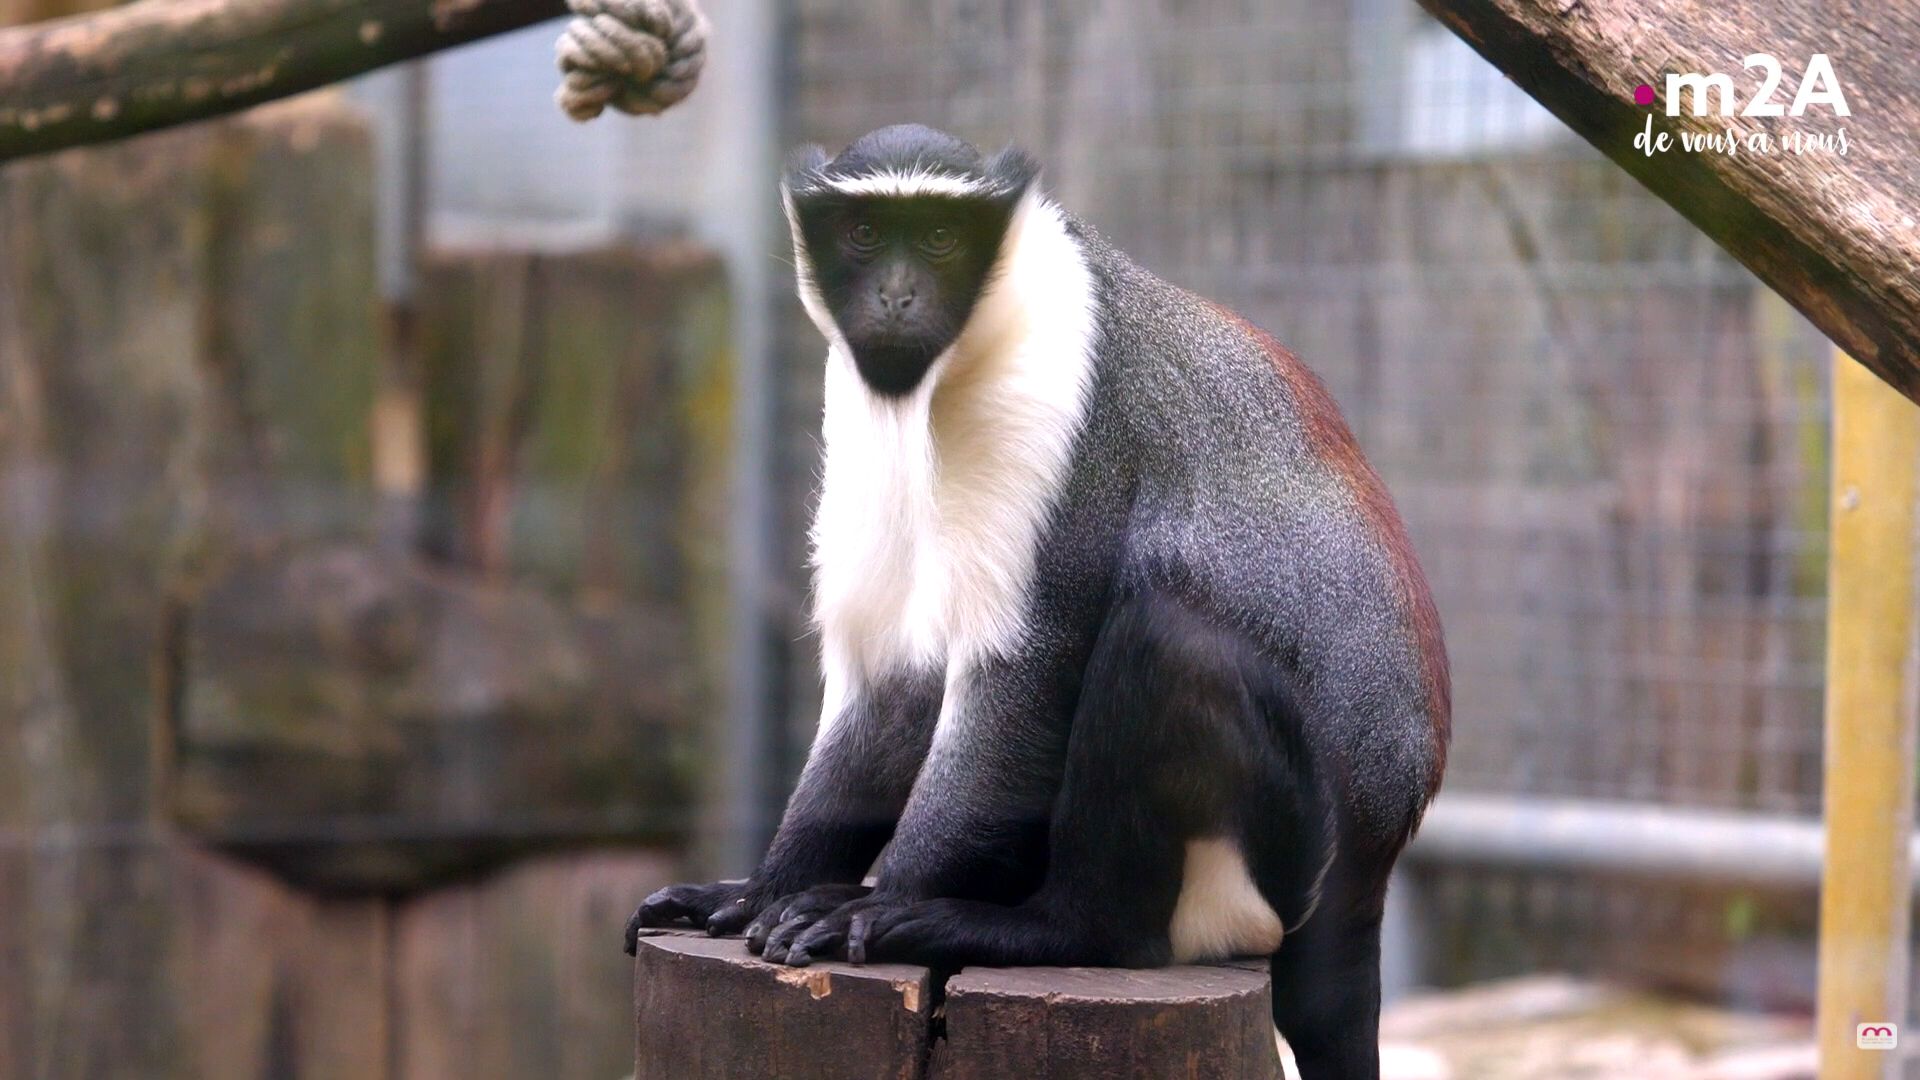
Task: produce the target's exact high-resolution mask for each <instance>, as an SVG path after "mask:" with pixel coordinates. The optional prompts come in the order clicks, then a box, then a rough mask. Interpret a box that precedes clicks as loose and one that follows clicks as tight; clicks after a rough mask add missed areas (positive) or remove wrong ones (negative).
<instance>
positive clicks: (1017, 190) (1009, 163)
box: [987, 146, 1040, 197]
mask: <svg viewBox="0 0 1920 1080" xmlns="http://www.w3.org/2000/svg"><path fill="white" fill-rule="evenodd" d="M987 175H988V176H990V177H992V178H993V186H994V188H995V190H996V191H998V192H1001V193H1005V194H1007V195H1011V196H1015V197H1018V196H1020V195H1024V194H1026V193H1027V188H1028V187H1030V186H1032V184H1033V182H1034V180H1036V179H1038V178H1039V176H1040V163H1039V162H1038V161H1035V160H1034V159H1033V157H1032V155H1030V154H1028V153H1027V152H1026V151H1025V150H1022V149H1020V148H1019V147H1015V146H1009V147H1007V148H1006V149H1005V150H1002V151H1000V152H999V153H997V154H995V155H993V157H992V159H991V160H989V161H988V162H987Z"/></svg>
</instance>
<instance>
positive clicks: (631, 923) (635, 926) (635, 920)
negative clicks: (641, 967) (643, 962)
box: [622, 908, 641, 956]
mask: <svg viewBox="0 0 1920 1080" xmlns="http://www.w3.org/2000/svg"><path fill="white" fill-rule="evenodd" d="M640 911H641V909H639V908H635V909H634V911H633V914H632V915H629V916H627V932H626V935H625V937H624V938H622V941H623V943H624V944H625V947H626V951H627V955H628V956H637V955H639V953H640Z"/></svg>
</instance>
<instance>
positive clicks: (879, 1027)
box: [634, 931, 1281, 1080]
mask: <svg viewBox="0 0 1920 1080" xmlns="http://www.w3.org/2000/svg"><path fill="white" fill-rule="evenodd" d="M634 999H635V1016H636V1024H635V1030H636V1046H635V1049H636V1051H637V1053H636V1069H635V1074H634V1075H635V1078H636V1080H669V1078H670V1080H707V1078H712V1080H838V1078H842V1077H845V1078H847V1080H875V1078H880V1077H885V1078H888V1080H894V1078H898V1080H922V1078H932V1080H974V1078H989V1077H991V1078H999V1077H1007V1076H1020V1077H1027V1078H1030V1080H1096V1078H1097V1080H1110V1078H1113V1077H1135V1076H1138V1077H1163V1076H1167V1077H1171V1076H1181V1077H1187V1078H1189V1080H1279V1077H1280V1075H1281V1072H1280V1056H1279V1049H1278V1046H1277V1044H1276V1042H1275V1040H1274V1034H1273V1020H1272V1003H1271V998H1270V996H1269V991H1268V981H1267V972H1266V963H1265V961H1253V962H1249V963H1235V964H1224V965H1218V966H1187V967H1173V968H1161V969H1158V970H1153V971H1127V970H1120V969H1105V968H993V969H989V968H974V969H969V970H966V971H962V972H960V973H959V974H957V975H955V976H953V977H952V978H951V979H949V980H947V981H946V983H945V986H944V987H942V986H941V984H940V981H939V980H938V978H937V977H935V976H934V975H933V974H932V973H931V972H929V971H928V970H927V969H925V968H920V967H910V966H906V965H895V964H872V965H867V966H864V967H855V966H852V965H849V964H815V965H813V966H811V967H806V968H790V967H786V966H784V965H778V964H769V963H767V962H765V961H763V960H761V959H759V958H758V957H755V956H753V955H752V954H750V953H749V952H747V949H746V945H745V943H744V942H742V941H741V940H739V939H737V938H709V937H707V936H706V935H704V934H696V933H692V932H687V931H669V932H666V933H662V934H658V935H656V936H653V937H645V938H642V939H640V949H639V956H638V957H637V958H636V960H635V968H634Z"/></svg>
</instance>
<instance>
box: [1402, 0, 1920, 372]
mask: <svg viewBox="0 0 1920 1080" xmlns="http://www.w3.org/2000/svg"><path fill="white" fill-rule="evenodd" d="M1421 3H1422V5H1423V6H1425V7H1426V8H1427V9H1428V10H1429V11H1431V12H1433V14H1434V15H1435V16H1437V17H1438V18H1439V19H1440V20H1441V21H1442V22H1444V23H1445V24H1446V25H1447V26H1448V27H1450V28H1451V29H1452V30H1453V31H1454V32H1455V33H1457V34H1459V35H1460V36H1461V37H1462V38H1464V39H1465V40H1466V41H1467V42H1468V43H1469V44H1470V45H1472V46H1473V47H1474V48H1475V49H1476V50H1478V51H1479V53H1480V54H1481V55H1482V56H1484V57H1486V58H1487V59H1488V60H1489V61H1491V62H1492V63H1493V64H1494V65H1495V66H1497V67H1499V68H1500V69H1501V70H1502V71H1504V72H1506V73H1507V75H1508V76H1509V77H1511V78H1512V79H1513V81H1514V82H1515V83H1516V84H1517V85H1518V86H1519V87H1520V88H1521V89H1522V90H1525V91H1526V92H1527V93H1528V94H1531V95H1532V96H1533V97H1534V98H1535V99H1537V100H1538V101H1539V102H1540V103H1541V104H1543V105H1545V106H1546V107H1547V108H1548V109H1549V110H1551V111H1552V112H1553V114H1554V115H1556V116H1558V117H1559V118H1560V119H1561V120H1562V121H1564V122H1565V123H1566V124H1567V125H1568V126H1569V127H1571V128H1572V129H1573V130H1574V131H1575V132H1577V133H1579V134H1580V135H1581V137H1583V138H1585V139H1586V140H1587V141H1588V142H1591V143H1592V144H1593V145H1594V146H1596V147H1598V148H1599V149H1600V151H1601V152H1602V153H1604V154H1606V155H1607V156H1608V157H1610V158H1612V159H1613V161H1614V162H1615V163H1616V164H1618V165H1619V166H1620V167H1621V168H1623V169H1625V170H1626V171H1627V172H1629V173H1631V174H1633V176H1634V177H1635V178H1636V179H1638V180H1639V181H1640V182H1641V183H1643V184H1645V185H1646V186H1647V188H1648V189H1649V190H1651V191H1652V192H1653V193H1654V194H1655V195H1658V196H1659V197H1660V198H1662V199H1664V200H1666V201H1667V202H1668V203H1670V204H1672V205H1673V207H1674V208H1675V209H1677V210H1679V211H1680V212H1681V213H1682V214H1684V215H1686V217H1687V218H1688V219H1689V220H1690V221H1692V222H1693V223H1694V224H1695V225H1697V226H1699V227H1700V229H1701V230H1702V231H1704V232H1705V233H1706V234H1707V235H1708V236H1711V237H1712V238H1713V239H1714V240H1715V241H1717V242H1718V243H1719V244H1720V245H1721V246H1722V247H1724V248H1726V249H1727V251H1728V252H1730V253H1731V254H1732V255H1733V256H1734V257H1735V258H1737V259H1739V260H1740V261H1741V262H1743V263H1745V264H1746V265H1747V266H1748V267H1749V268H1750V269H1752V270H1753V272H1754V273H1756V274H1758V275H1759V276H1760V278H1761V280H1763V281H1765V282H1766V283H1767V284H1768V285H1770V286H1772V287H1773V288H1774V289H1775V290H1776V291H1778V292H1779V293H1780V294H1781V295H1782V296H1784V297H1786V298H1787V300H1789V301H1790V302H1792V303H1793V305H1794V306H1795V307H1797V308H1799V309H1800V310H1801V311H1802V312H1804V313H1805V314H1806V316H1807V318H1809V319H1811V320H1812V321H1813V322H1814V324H1815V325H1817V326H1818V327H1820V329H1821V330H1822V331H1824V332H1825V333H1826V334H1827V336H1828V337H1830V338H1832V339H1833V340H1834V341H1835V342H1836V343H1837V344H1839V345H1840V346H1841V347H1842V348H1844V349H1846V350H1847V351H1848V352H1849V353H1851V354H1852V355H1853V356H1854V357H1855V358H1857V359H1858V360H1859V361H1860V362H1861V363H1862V364H1864V365H1866V366H1867V367H1868V368H1869V369H1870V370H1872V371H1873V372H1874V374H1876V375H1879V376H1880V377H1881V378H1882V379H1885V380H1886V381H1887V382H1889V383H1892V384H1893V385H1894V386H1895V387H1896V388H1898V389H1899V390H1900V392H1901V393H1903V394H1905V395H1907V396H1908V397H1910V398H1914V399H1915V400H1920V277H1916V275H1915V274H1914V273H1913V267H1914V266H1915V265H1917V264H1920V224H1916V216H1915V208H1914V206H1913V204H1912V201H1911V198H1910V194H1911V180H1912V175H1913V167H1914V162H1915V161H1920V99H1916V98H1915V97H1914V96H1913V95H1912V93H1910V92H1909V88H1910V86H1911V84H1912V78H1913V71H1912V57H1913V56H1914V55H1916V53H1920V9H1916V8H1914V7H1913V6H1912V5H1907V4H1884V3H1874V2H1871V0H1847V2H1843V3H1837V4H1826V5H1820V6H1807V5H1801V4H1792V3H1784V2H1781V0H1421ZM1755 52H1766V53H1769V54H1771V55H1773V56H1775V57H1776V58H1778V60H1779V61H1780V63H1781V65H1782V67H1783V69H1784V79H1783V81H1782V83H1781V86H1780V90H1779V91H1778V92H1777V93H1776V94H1775V95H1774V98H1773V104H1776V105H1784V104H1786V103H1788V102H1790V101H1791V100H1792V98H1793V96H1794V90H1795V88H1796V87H1797V86H1798V85H1799V83H1800V80H1801V77H1802V75H1803V73H1804V72H1805V71H1806V69H1807V65H1808V64H1809V62H1810V59H1811V57H1812V56H1813V55H1814V54H1816V53H1821V54H1825V55H1827V56H1828V57H1829V58H1830V60H1831V63H1832V66H1833V70H1834V73H1835V74H1836V76H1837V78H1838V80H1839V82H1840V84H1841V87H1842V90H1843V92H1844V93H1845V94H1846V97H1847V101H1848V102H1849V104H1850V106H1851V112H1852V115H1851V116H1849V117H1846V118H1841V117H1838V116H1836V115H1835V114H1834V113H1833V112H1831V111H1829V109H1828V108H1827V107H1826V106H1822V105H1814V106H1812V107H1811V108H1810V109H1809V110H1808V111H1807V112H1806V113H1805V115H1803V116H1800V117H1794V116H1791V115H1788V116H1779V117H1771V118H1759V117H1747V116H1744V115H1737V116H1720V115H1717V113H1718V109H1717V108H1716V109H1715V110H1714V113H1713V114H1710V115H1707V116H1694V115H1692V113H1693V107H1692V106H1693V102H1692V101H1691V100H1687V101H1685V102H1684V103H1683V104H1684V105H1685V106H1686V107H1685V108H1684V109H1683V110H1682V115H1680V116H1674V117H1669V116H1667V115H1666V109H1665V107H1664V106H1665V105H1666V104H1667V102H1666V100H1665V87H1666V78H1665V76H1666V75H1668V74H1674V75H1683V74H1687V73H1699V74H1701V75H1708V74H1712V73H1716V72H1720V73H1725V74H1726V75H1727V76H1729V77H1730V78H1731V79H1732V81H1733V85H1734V86H1735V88H1736V90H1737V99H1738V101H1739V102H1740V103H1742V106H1743V108H1744V106H1745V104H1746V103H1748V102H1750V101H1752V100H1753V98H1754V95H1755V94H1756V93H1757V91H1758V89H1759V85H1760V82H1761V79H1762V76H1763V75H1764V71H1763V70H1762V69H1760V68H1755V69H1753V70H1748V69H1746V68H1745V67H1744V64H1743V61H1744V59H1745V58H1746V57H1747V56H1748V55H1749V54H1752V53H1755ZM1642 85H1647V86H1651V87H1652V88H1653V89H1654V90H1655V91H1656V94H1657V95H1658V96H1657V98H1656V102H1655V104H1653V105H1638V104H1636V103H1635V101H1634V94H1635V90H1636V89H1637V88H1638V87H1640V86H1642ZM1715 104H1716V106H1717V104H1718V103H1717V102H1716V103H1715ZM1649 117H1651V124H1652V127H1651V131H1652V132H1653V133H1654V135H1655V138H1656V139H1657V138H1658V137H1659V136H1660V135H1661V134H1663V133H1664V134H1666V135H1667V137H1668V138H1669V140H1670V142H1671V143H1672V144H1673V145H1672V147H1671V148H1670V149H1669V150H1667V151H1666V152H1655V153H1652V154H1648V153H1646V152H1645V151H1643V150H1642V149H1639V148H1637V147H1636V146H1635V141H1634V140H1635V136H1636V135H1637V134H1640V133H1642V132H1643V131H1646V130H1648V128H1647V127H1646V125H1647V124H1648V121H1649ZM1843 128H1844V129H1846V132H1847V143H1846V145H1847V148H1848V149H1847V153H1846V154H1845V155H1840V154H1838V153H1832V152H1815V153H1795V152H1793V151H1792V150H1791V149H1788V148H1786V147H1785V146H1783V144H1782V142H1781V140H1782V138H1783V137H1791V136H1792V135H1793V134H1795V133H1799V134H1802V135H1807V134H1813V135H1822V134H1823V135H1827V136H1836V137H1837V133H1838V132H1839V131H1840V130H1841V129H1843ZM1729 129H1731V130H1732V131H1734V132H1735V133H1737V134H1738V135H1739V136H1740V138H1741V140H1742V142H1741V144H1740V146H1739V148H1738V149H1737V150H1736V151H1735V152H1732V153H1727V152H1721V151H1711V152H1689V151H1686V150H1684V149H1682V148H1681V147H1680V146H1679V145H1678V144H1679V141H1680V135H1681V134H1683V133H1685V134H1690V135H1691V134H1704V135H1712V134H1716V133H1725V132H1726V131H1728V130H1729ZM1754 133H1765V134H1767V135H1768V136H1769V137H1770V139H1771V141H1772V145H1773V147H1774V149H1773V150H1772V152H1771V153H1757V152H1753V151H1752V150H1750V149H1749V147H1748V146H1747V145H1746V143H1745V139H1746V137H1747V136H1749V135H1751V134H1754Z"/></svg>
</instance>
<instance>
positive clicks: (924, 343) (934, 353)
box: [852, 339, 948, 397]
mask: <svg viewBox="0 0 1920 1080" xmlns="http://www.w3.org/2000/svg"><path fill="white" fill-rule="evenodd" d="M947 344H948V343H947V342H946V341H934V340H927V339H920V340H916V341H904V342H902V341H890V342H877V343H871V344H865V345H854V346H853V347H852V348H853V365H854V367H856V368H858V369H859V370H860V378H861V379H863V380H865V381H866V384H867V385H868V386H870V387H872V388H873V392H874V393H876V394H879V395H881V396H882V397H905V396H907V395H908V394H911V393H913V389H914V387H916V386H919V385H920V380H922V379H924V378H926V376H927V369H928V368H930V367H932V366H933V362H934V361H935V360H938V359H939V358H940V354H941V352H943V351H945V349H946V347H947Z"/></svg>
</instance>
